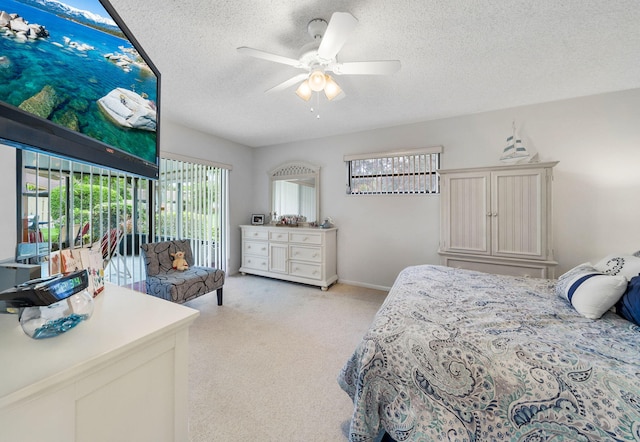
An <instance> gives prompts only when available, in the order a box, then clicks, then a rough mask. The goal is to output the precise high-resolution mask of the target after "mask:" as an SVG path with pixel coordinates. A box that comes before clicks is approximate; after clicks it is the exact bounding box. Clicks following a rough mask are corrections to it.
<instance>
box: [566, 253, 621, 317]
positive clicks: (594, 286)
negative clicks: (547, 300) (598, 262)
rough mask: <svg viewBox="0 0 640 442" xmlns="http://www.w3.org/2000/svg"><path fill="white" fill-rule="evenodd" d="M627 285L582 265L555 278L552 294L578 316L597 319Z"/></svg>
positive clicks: (616, 300) (619, 296) (613, 303)
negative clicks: (568, 304)
mask: <svg viewBox="0 0 640 442" xmlns="http://www.w3.org/2000/svg"><path fill="white" fill-rule="evenodd" d="M627 283H628V281H627V278H625V277H624V276H622V275H615V276H613V275H608V274H605V273H603V272H599V271H598V270H597V269H596V268H594V267H593V266H592V265H591V264H590V263H585V264H580V265H579V266H577V267H574V268H573V269H571V270H569V271H568V272H567V273H565V274H564V275H562V276H560V278H558V283H557V284H556V293H557V294H558V296H560V297H561V298H564V299H566V300H567V301H569V302H570V303H571V305H572V306H573V308H575V309H576V311H577V312H578V313H580V314H581V315H582V316H584V317H586V318H589V319H598V318H600V317H601V316H602V315H603V314H604V313H605V312H606V311H607V310H609V309H610V308H611V307H613V306H614V305H615V303H616V302H618V301H619V300H620V298H621V297H622V295H623V294H624V292H625V290H626V289H627Z"/></svg>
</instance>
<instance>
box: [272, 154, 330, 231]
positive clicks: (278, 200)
mask: <svg viewBox="0 0 640 442" xmlns="http://www.w3.org/2000/svg"><path fill="white" fill-rule="evenodd" d="M269 177H270V178H271V180H270V181H271V213H272V214H273V213H274V212H275V213H276V215H277V216H283V215H301V216H304V217H305V218H306V220H307V222H309V223H312V222H317V221H318V220H319V219H320V168H319V167H317V166H314V165H313V164H309V163H304V162H293V163H286V164H283V165H281V166H278V167H277V168H275V169H273V170H271V171H270V172H269Z"/></svg>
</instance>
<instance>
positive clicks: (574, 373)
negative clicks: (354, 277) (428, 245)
mask: <svg viewBox="0 0 640 442" xmlns="http://www.w3.org/2000/svg"><path fill="white" fill-rule="evenodd" d="M554 290H555V280H547V279H535V278H521V277H512V276H500V275H490V274H485V273H479V272H473V271H468V270H460V269H452V268H449V267H440V266H415V267H409V268H406V269H405V270H403V271H402V272H401V273H400V275H399V276H398V278H397V280H396V282H395V283H394V286H393V287H392V289H391V291H390V292H389V295H388V296H387V299H386V300H385V302H384V303H383V305H382V306H381V307H380V310H379V311H378V313H377V314H376V316H375V318H374V320H373V323H372V325H371V327H370V329H369V330H368V332H367V333H366V335H365V336H364V338H363V339H362V341H361V343H360V344H359V345H358V347H357V348H356V350H355V352H354V354H353V355H352V357H351V358H350V359H349V360H348V361H347V363H346V364H345V366H344V368H343V369H342V371H341V373H340V375H339V377H338V383H339V384H340V386H341V387H342V389H343V390H345V391H346V392H347V394H349V396H350V397H351V398H352V399H353V402H354V413H353V416H352V420H351V428H350V435H349V440H350V441H353V442H360V441H372V440H374V438H375V437H376V436H377V435H378V433H379V432H380V430H382V429H384V430H385V431H386V432H387V433H388V434H389V435H390V436H391V437H392V438H393V439H394V440H396V441H598V440H603V441H604V440H607V441H609V440H613V441H640V327H638V326H636V325H634V324H632V323H631V322H628V321H626V320H625V319H623V318H621V317H619V316H617V315H616V314H614V313H612V312H608V313H606V314H605V315H604V316H603V317H602V318H601V319H598V320H591V319H587V318H584V317H582V316H580V315H579V314H578V313H577V312H576V311H575V310H574V309H573V308H572V307H571V305H570V304H569V303H568V302H567V301H566V300H564V299H561V298H560V297H558V296H557V295H556V294H555V291H554Z"/></svg>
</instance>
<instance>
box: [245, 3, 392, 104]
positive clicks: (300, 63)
mask: <svg viewBox="0 0 640 442" xmlns="http://www.w3.org/2000/svg"><path fill="white" fill-rule="evenodd" d="M357 24H358V20H357V19H356V18H355V17H354V16H353V15H351V14H349V13H348V12H334V13H333V15H332V16H331V20H329V23H328V24H327V22H326V21H325V20H323V19H321V18H314V19H313V20H311V21H310V22H309V24H308V25H307V32H308V33H309V35H310V36H311V38H313V41H312V42H311V43H308V44H306V45H304V46H303V47H302V49H301V51H300V57H299V58H298V59H294V58H289V57H284V56H281V55H277V54H272V53H270V52H266V51H261V50H259V49H253V48H248V47H246V46H242V47H239V48H238V52H240V53H241V54H245V55H249V56H251V57H255V58H261V59H263V60H269V61H273V62H276V63H282V64H286V65H289V66H293V67H295V68H298V69H302V70H304V71H306V72H304V73H301V74H298V75H296V76H294V77H292V78H290V79H288V80H286V81H284V82H282V83H280V84H278V85H277V86H274V87H272V88H271V89H268V90H267V91H266V92H267V93H271V92H278V91H282V90H284V89H287V88H288V87H291V86H293V85H295V84H297V83H300V82H301V83H300V85H299V86H298V89H297V90H296V94H297V95H298V96H299V97H300V98H302V99H303V100H305V101H308V100H309V99H310V98H311V95H312V93H313V92H320V91H324V93H325V95H326V97H327V99H329V100H333V99H335V98H342V97H343V96H344V92H343V91H342V89H341V88H340V86H338V84H337V83H336V82H335V80H334V79H333V78H332V77H331V76H330V75H329V74H328V72H332V73H334V74H336V75H391V74H393V73H395V72H397V71H398V70H399V69H400V61H398V60H383V61H352V62H345V63H341V62H338V61H337V59H336V57H337V54H338V52H340V49H342V47H343V46H344V44H345V42H346V41H347V38H348V37H349V35H350V34H351V32H352V31H353V30H354V29H355V27H356V25H357Z"/></svg>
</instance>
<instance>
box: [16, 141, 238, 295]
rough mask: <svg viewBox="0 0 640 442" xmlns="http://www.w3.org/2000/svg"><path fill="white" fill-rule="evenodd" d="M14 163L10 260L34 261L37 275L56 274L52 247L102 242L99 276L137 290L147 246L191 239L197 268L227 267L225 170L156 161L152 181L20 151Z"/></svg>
mask: <svg viewBox="0 0 640 442" xmlns="http://www.w3.org/2000/svg"><path fill="white" fill-rule="evenodd" d="M18 158H19V162H18V170H19V171H20V172H19V176H20V183H19V185H20V199H19V204H20V209H19V211H18V217H19V223H18V238H19V240H18V246H17V248H16V260H18V261H21V262H30V263H39V264H41V267H42V274H43V275H47V274H50V273H51V272H52V271H53V272H55V271H56V270H55V269H56V266H55V262H56V259H55V257H56V254H57V253H59V252H58V251H59V250H62V249H67V248H77V247H94V248H95V247H97V246H101V247H102V241H103V240H106V241H107V244H106V245H105V246H106V247H104V248H103V253H104V250H105V249H106V250H109V254H108V256H105V263H104V264H105V279H106V280H108V281H109V282H112V283H114V284H118V285H126V286H129V287H131V288H133V289H136V290H143V288H144V280H145V269H144V261H143V260H142V258H141V256H140V244H144V243H147V242H154V241H162V240H168V239H190V240H191V247H192V250H193V254H194V260H195V264H196V265H203V266H214V267H217V268H220V269H223V270H226V262H227V239H226V238H227V230H228V229H227V225H228V221H227V216H228V215H227V201H228V198H227V195H228V189H227V188H228V172H229V169H230V167H229V166H225V167H216V166H214V165H207V164H200V163H198V162H199V161H200V160H194V162H188V161H180V160H172V159H165V158H163V159H162V160H161V163H160V179H159V180H158V181H156V182H152V181H150V180H147V179H144V178H140V177H136V176H133V175H131V174H128V173H124V172H117V171H113V170H109V169H104V168H101V167H97V166H91V165H87V164H82V163H78V162H74V161H70V160H66V159H60V158H57V157H52V156H49V155H46V154H41V153H36V152H32V151H27V150H23V151H22V152H21V155H19V157H18ZM196 161H198V162H196ZM150 194H151V195H152V196H153V201H152V199H151V198H150V197H149V196H150ZM152 203H153V204H154V206H152V207H154V208H155V210H151V209H150V204H152ZM114 232H116V233H118V234H117V235H113V233H114ZM149 232H152V233H151V234H150V233H149ZM112 241H116V243H113V242H112Z"/></svg>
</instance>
